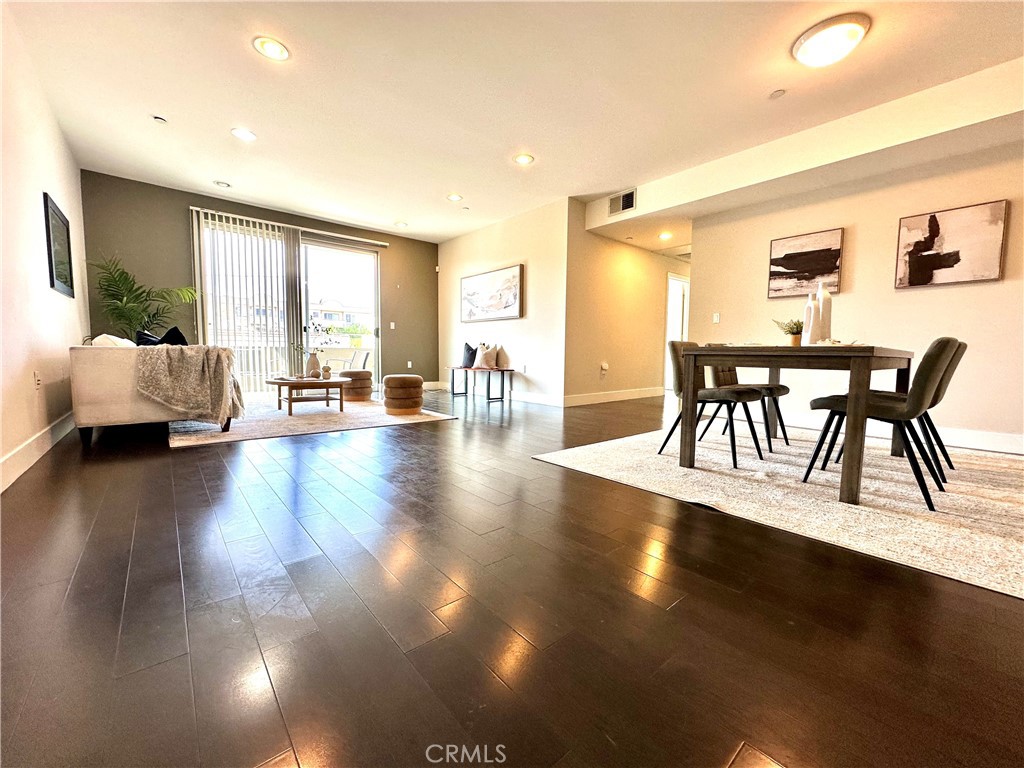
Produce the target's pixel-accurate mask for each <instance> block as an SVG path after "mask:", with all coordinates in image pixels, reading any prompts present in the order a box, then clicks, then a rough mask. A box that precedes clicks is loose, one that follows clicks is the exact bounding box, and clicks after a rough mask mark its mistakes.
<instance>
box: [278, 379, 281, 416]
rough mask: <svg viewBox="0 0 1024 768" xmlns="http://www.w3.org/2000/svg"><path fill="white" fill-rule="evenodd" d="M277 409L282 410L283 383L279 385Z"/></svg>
mask: <svg viewBox="0 0 1024 768" xmlns="http://www.w3.org/2000/svg"><path fill="white" fill-rule="evenodd" d="M277 410H279V411H280V410H281V385H280V384H278V385H277Z"/></svg>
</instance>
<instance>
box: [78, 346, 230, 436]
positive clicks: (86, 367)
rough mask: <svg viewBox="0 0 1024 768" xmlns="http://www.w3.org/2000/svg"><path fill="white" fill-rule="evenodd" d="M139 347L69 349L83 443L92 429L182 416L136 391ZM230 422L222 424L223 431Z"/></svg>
mask: <svg viewBox="0 0 1024 768" xmlns="http://www.w3.org/2000/svg"><path fill="white" fill-rule="evenodd" d="M138 351H139V348H138V347H91V346H90V347H71V399H72V410H73V413H74V417H75V426H77V427H78V433H79V435H80V436H81V438H82V444H83V445H85V446H86V447H88V446H89V445H91V444H92V432H93V427H106V426H112V425H114V424H149V423H154V422H162V421H178V420H179V419H181V414H180V413H179V412H177V411H175V410H173V409H171V408H168V407H167V406H165V405H161V404H160V403H157V402H155V401H153V400H150V399H149V398H147V397H144V396H143V395H142V394H141V393H140V392H139V390H138V378H137V375H136V372H135V359H136V356H137V355H138ZM230 427H231V419H230V418H229V419H228V420H227V423H226V424H225V425H224V427H223V428H224V431H225V432H226V431H227V430H228V429H229V428H230Z"/></svg>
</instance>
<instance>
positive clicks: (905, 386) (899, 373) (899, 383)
mask: <svg viewBox="0 0 1024 768" xmlns="http://www.w3.org/2000/svg"><path fill="white" fill-rule="evenodd" d="M896 391H897V392H899V393H900V394H904V395H905V394H907V392H909V391H910V361H909V360H907V364H906V365H905V366H904V367H903V368H897V369H896ZM889 454H890V455H891V456H902V455H903V441H902V440H901V439H900V433H899V428H898V427H897V426H896V424H893V425H892V445H891V446H890V448H889Z"/></svg>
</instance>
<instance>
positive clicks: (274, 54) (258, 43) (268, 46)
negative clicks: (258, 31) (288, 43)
mask: <svg viewBox="0 0 1024 768" xmlns="http://www.w3.org/2000/svg"><path fill="white" fill-rule="evenodd" d="M252 47H253V48H255V49H256V50H257V51H259V52H260V53H262V54H263V55H264V56H266V57H267V58H268V59H273V60H274V61H284V60H285V59H287V58H288V56H289V54H288V49H287V48H285V47H284V43H282V42H281V41H280V40H275V39H274V38H272V37H257V38H256V39H255V40H253V41H252Z"/></svg>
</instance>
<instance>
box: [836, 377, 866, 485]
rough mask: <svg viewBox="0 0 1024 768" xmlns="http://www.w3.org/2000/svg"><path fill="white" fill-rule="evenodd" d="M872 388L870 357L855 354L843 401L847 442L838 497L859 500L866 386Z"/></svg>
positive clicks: (862, 466) (862, 461)
mask: <svg viewBox="0 0 1024 768" xmlns="http://www.w3.org/2000/svg"><path fill="white" fill-rule="evenodd" d="M870 388H871V361H870V360H868V359H866V358H858V359H854V360H853V361H851V364H850V394H849V397H848V398H847V404H846V442H845V444H844V446H845V447H844V448H843V473H842V476H841V478H840V480H839V500H840V501H845V502H846V503H847V504H860V479H861V473H862V471H863V468H864V437H865V434H866V431H867V430H866V426H867V406H868V390H869V389H870Z"/></svg>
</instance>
